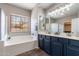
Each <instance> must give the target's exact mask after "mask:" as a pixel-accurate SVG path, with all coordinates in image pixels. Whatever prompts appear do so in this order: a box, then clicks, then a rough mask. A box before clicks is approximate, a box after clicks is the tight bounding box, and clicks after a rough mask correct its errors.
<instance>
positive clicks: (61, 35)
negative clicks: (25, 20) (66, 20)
mask: <svg viewBox="0 0 79 59" xmlns="http://www.w3.org/2000/svg"><path fill="white" fill-rule="evenodd" d="M38 34H42V35H48V36H55V37H63V38H68V39H74V40H79V37H77V36H67V35H64V34H60V35H56V34H47V33H45V32H40V33H38Z"/></svg>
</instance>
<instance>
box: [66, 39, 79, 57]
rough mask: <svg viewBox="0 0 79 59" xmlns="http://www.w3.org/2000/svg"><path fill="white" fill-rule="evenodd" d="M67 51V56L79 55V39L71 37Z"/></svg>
mask: <svg viewBox="0 0 79 59" xmlns="http://www.w3.org/2000/svg"><path fill="white" fill-rule="evenodd" d="M66 52H67V56H79V41H78V40H73V39H70V40H69V44H68V46H67V50H66Z"/></svg>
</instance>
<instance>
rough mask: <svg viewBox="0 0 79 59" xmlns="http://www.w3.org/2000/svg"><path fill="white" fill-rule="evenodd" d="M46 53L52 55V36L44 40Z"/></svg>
mask: <svg viewBox="0 0 79 59" xmlns="http://www.w3.org/2000/svg"><path fill="white" fill-rule="evenodd" d="M44 51H45V52H47V53H48V54H50V36H46V38H45V39H44Z"/></svg>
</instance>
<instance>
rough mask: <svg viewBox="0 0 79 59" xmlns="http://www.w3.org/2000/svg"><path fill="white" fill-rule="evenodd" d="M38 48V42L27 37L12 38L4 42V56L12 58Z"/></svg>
mask: <svg viewBox="0 0 79 59" xmlns="http://www.w3.org/2000/svg"><path fill="white" fill-rule="evenodd" d="M35 48H38V41H37V40H36V39H35V40H34V39H32V37H31V36H30V35H28V36H14V37H11V39H10V40H7V41H5V42H4V55H6V56H7V55H8V56H14V55H18V54H21V53H24V52H27V51H29V50H32V49H35Z"/></svg>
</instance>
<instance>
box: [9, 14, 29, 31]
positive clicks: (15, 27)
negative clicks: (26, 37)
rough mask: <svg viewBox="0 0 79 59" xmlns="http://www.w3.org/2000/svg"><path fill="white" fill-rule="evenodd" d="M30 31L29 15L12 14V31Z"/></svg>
mask: <svg viewBox="0 0 79 59" xmlns="http://www.w3.org/2000/svg"><path fill="white" fill-rule="evenodd" d="M28 31H29V19H28V17H23V16H17V15H11V17H10V32H28Z"/></svg>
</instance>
